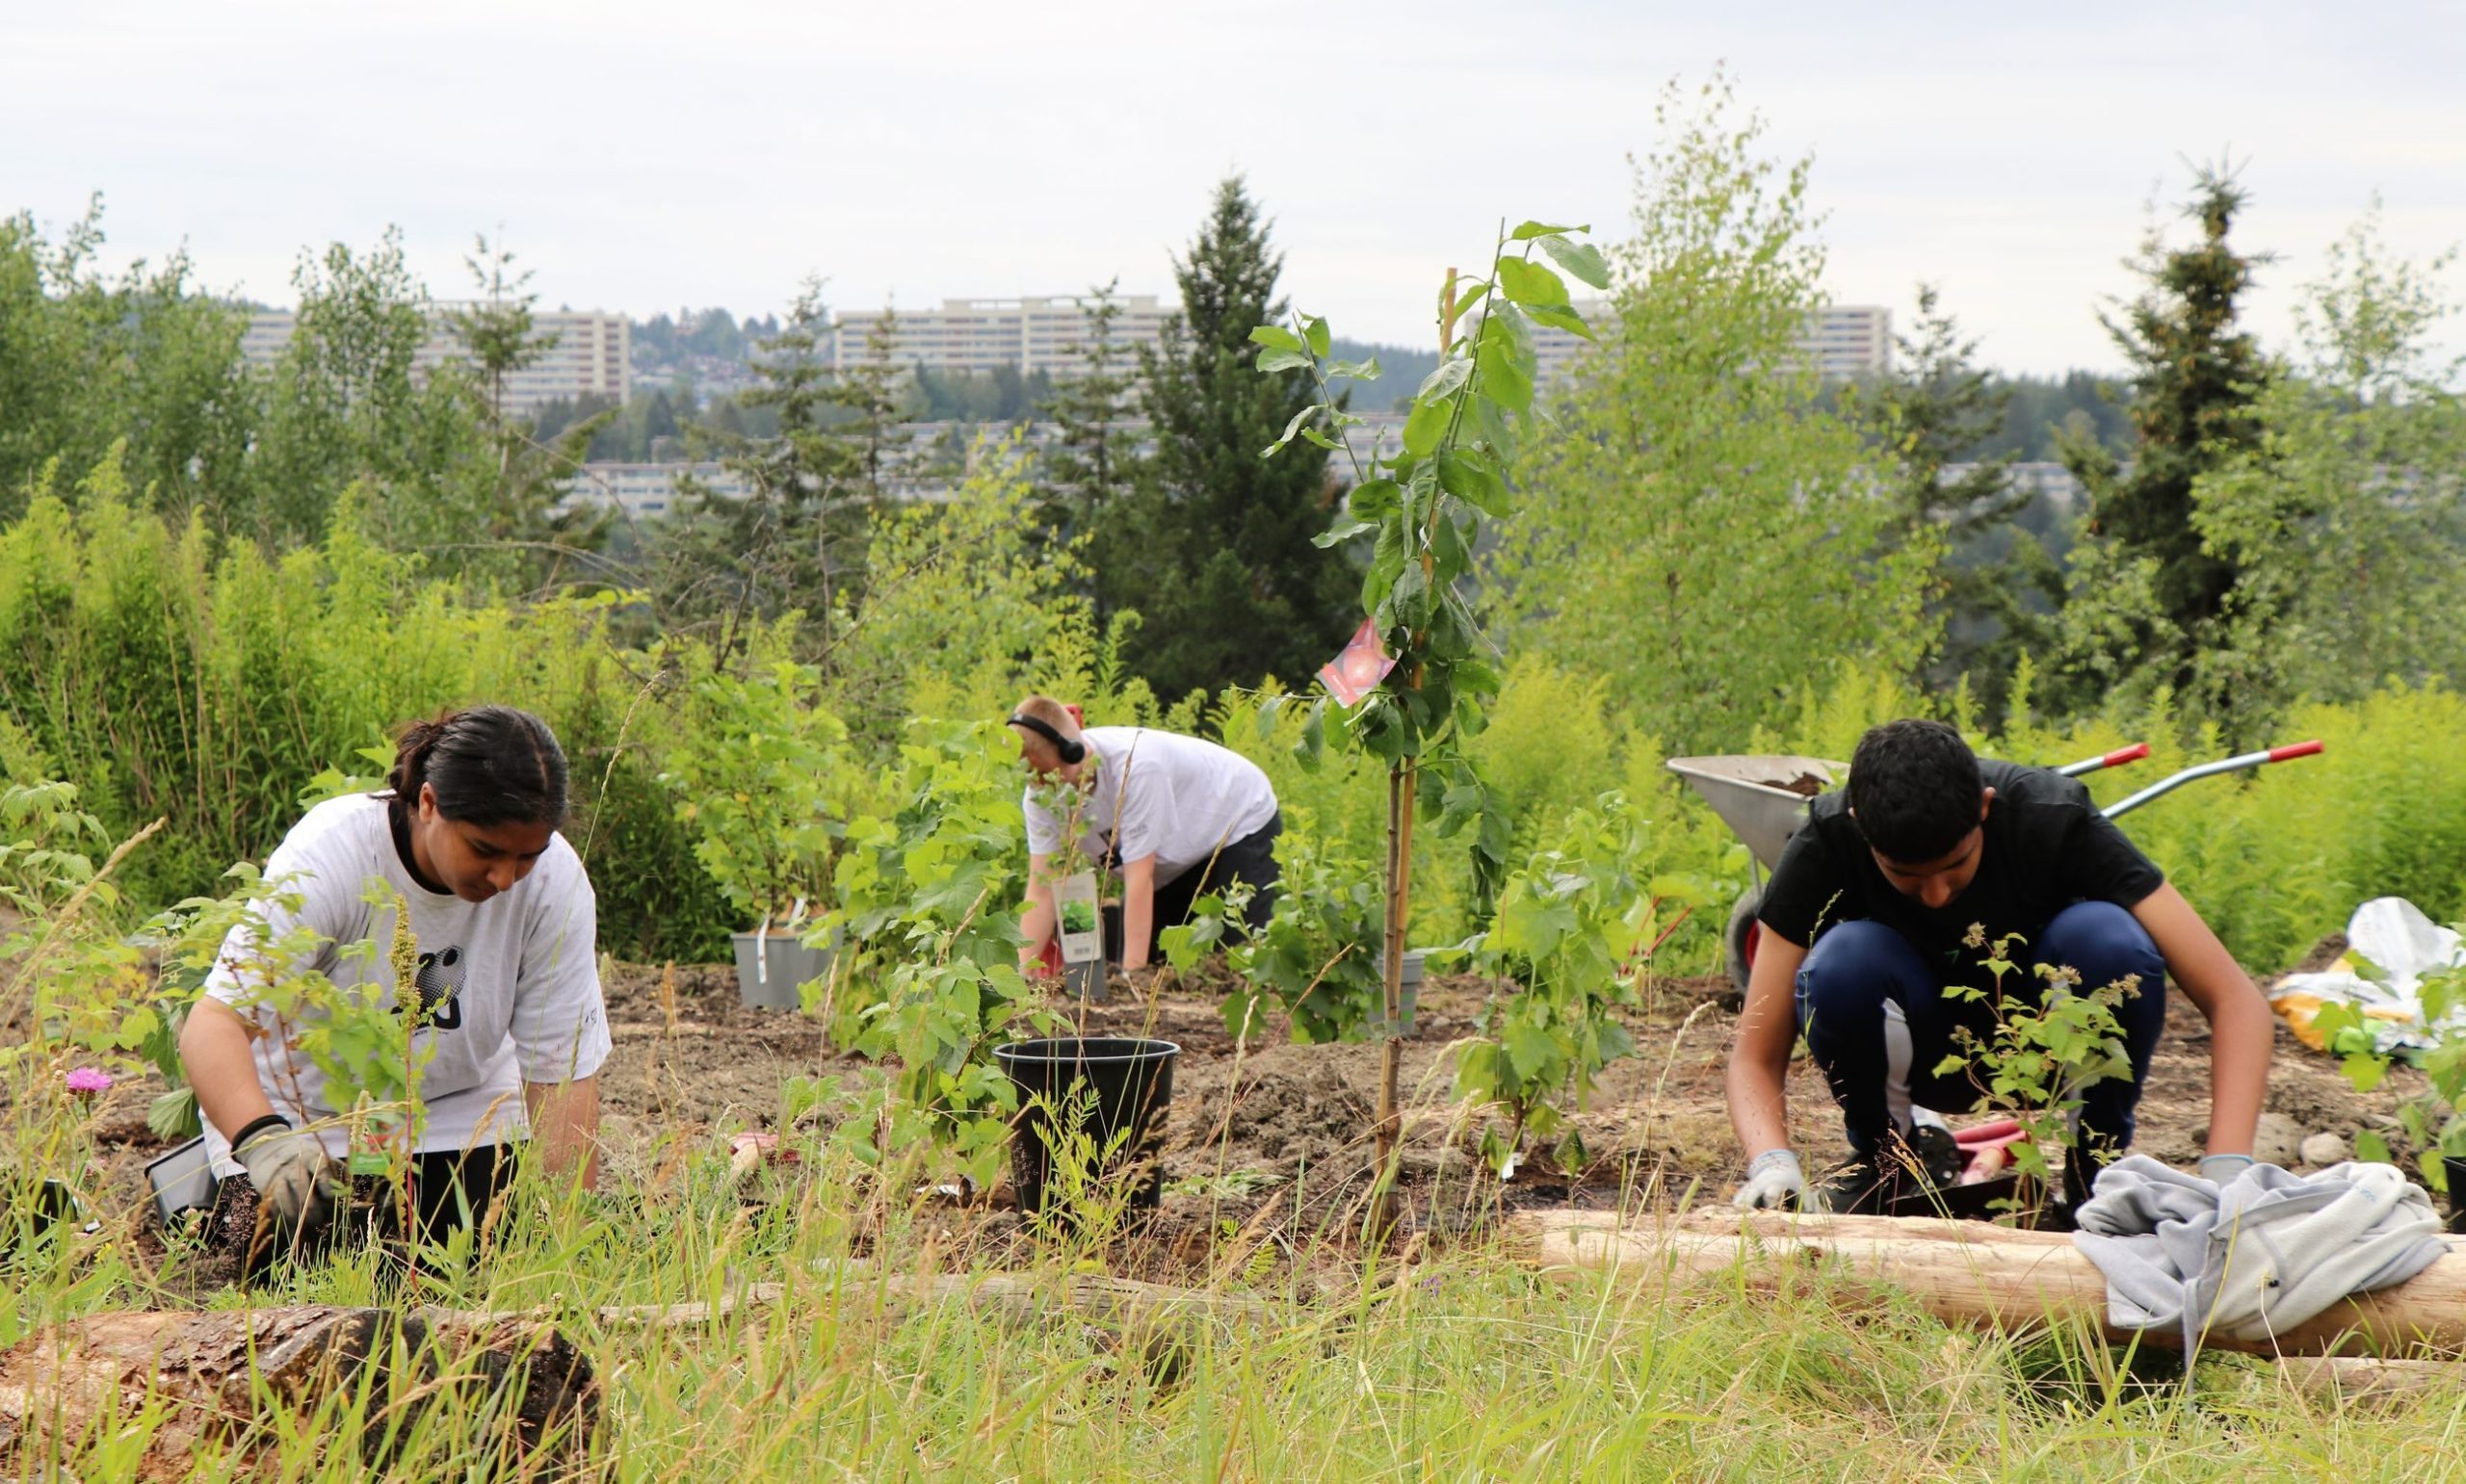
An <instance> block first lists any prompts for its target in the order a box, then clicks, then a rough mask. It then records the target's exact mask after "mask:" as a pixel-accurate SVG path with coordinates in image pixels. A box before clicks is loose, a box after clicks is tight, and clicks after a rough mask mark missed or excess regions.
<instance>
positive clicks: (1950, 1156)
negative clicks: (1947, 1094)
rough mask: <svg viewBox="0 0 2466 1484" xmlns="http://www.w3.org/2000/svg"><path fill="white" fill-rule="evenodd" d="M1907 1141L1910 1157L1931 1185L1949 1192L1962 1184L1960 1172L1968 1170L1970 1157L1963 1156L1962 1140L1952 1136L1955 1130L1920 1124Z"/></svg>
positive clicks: (1936, 1125) (1911, 1132) (1910, 1132)
mask: <svg viewBox="0 0 2466 1484" xmlns="http://www.w3.org/2000/svg"><path fill="white" fill-rule="evenodd" d="M1908 1142H1909V1157H1910V1159H1911V1160H1913V1161H1914V1162H1915V1163H1916V1164H1917V1166H1918V1172H1919V1173H1920V1174H1921V1175H1923V1176H1925V1177H1926V1180H1927V1184H1928V1185H1931V1186H1933V1187H1934V1188H1936V1189H1938V1190H1949V1189H1951V1188H1952V1187H1953V1186H1954V1185H1959V1184H1960V1179H1961V1171H1962V1170H1964V1169H1966V1168H1968V1167H1969V1156H1967V1155H1965V1154H1963V1153H1961V1146H1960V1141H1959V1140H1957V1139H1955V1138H1954V1137H1953V1131H1952V1130H1950V1129H1947V1128H1945V1127H1943V1126H1942V1125H1941V1124H1931V1123H1924V1124H1920V1125H1919V1126H1918V1127H1917V1128H1915V1129H1912V1130H1910V1131H1909V1140H1908Z"/></svg>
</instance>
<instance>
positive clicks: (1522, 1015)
mask: <svg viewBox="0 0 2466 1484" xmlns="http://www.w3.org/2000/svg"><path fill="white" fill-rule="evenodd" d="M1649 860H1650V850H1649V848H1648V846H1647V845H1646V826H1645V823H1644V821H1643V820H1642V819H1640V817H1638V816H1637V815H1636V814H1635V812H1634V811H1633V810H1631V809H1630V808H1629V807H1628V805H1627V801H1626V800H1625V799H1624V798H1622V797H1620V796H1619V795H1618V794H1605V795H1603V796H1602V797H1601V798H1600V799H1599V800H1598V801H1597V802H1596V803H1595V804H1594V805H1593V806H1592V807H1591V808H1588V809H1579V810H1576V811H1575V812H1573V813H1572V814H1570V815H1568V816H1567V818H1566V820H1565V822H1564V823H1563V824H1562V825H1561V827H1560V829H1559V830H1558V832H1557V833H1556V834H1555V835H1553V836H1551V837H1550V843H1549V844H1548V845H1547V846H1545V847H1543V848H1540V849H1537V850H1535V851H1534V852H1533V854H1532V855H1531V856H1529V857H1528V858H1527V859H1526V862H1525V864H1524V865H1523V866H1521V867H1520V868H1518V869H1517V870H1516V871H1514V872H1511V873H1510V874H1509V875H1508V879H1507V883H1506V885H1505V886H1504V887H1502V888H1501V890H1500V892H1499V907H1498V917H1497V920H1496V922H1495V924H1493V925H1492V926H1491V927H1489V928H1488V929H1487V930H1486V931H1483V932H1481V933H1478V934H1476V935H1474V937H1472V938H1471V939H1470V940H1468V941H1467V942H1465V943H1464V944H1463V945H1462V946H1461V947H1460V948H1459V949H1457V950H1454V951H1453V952H1451V953H1450V954H1449V955H1447V956H1448V957H1449V958H1451V959H1454V958H1459V957H1460V958H1462V959H1465V960H1468V961H1469V962H1470V963H1471V964H1472V966H1473V967H1474V968H1476V969H1478V970H1479V971H1481V972H1482V973H1483V974H1486V975H1489V976H1494V977H1495V978H1496V979H1497V980H1498V981H1499V982H1500V987H1498V988H1496V989H1494V990H1492V991H1491V993H1490V994H1489V996H1488V997H1487V998H1486V999H1485V1000H1484V1001H1483V1002H1482V1010H1481V1013H1480V1015H1479V1016H1478V1017H1476V1020H1475V1025H1476V1027H1477V1028H1479V1029H1480V1031H1481V1033H1482V1037H1483V1039H1482V1040H1480V1041H1475V1042H1472V1043H1469V1044H1467V1045H1465V1046H1464V1047H1462V1048H1461V1049H1460V1050H1458V1051H1457V1053H1456V1091H1457V1093H1458V1094H1459V1095H1461V1096H1464V1097H1468V1098H1471V1099H1474V1100H1475V1101H1476V1102H1479V1103H1482V1104H1489V1105H1495V1106H1499V1107H1501V1108H1504V1109H1505V1110H1506V1112H1507V1114H1508V1129H1507V1130H1506V1131H1505V1132H1504V1133H1502V1132H1500V1131H1499V1130H1496V1129H1485V1130H1484V1131H1483V1132H1482V1158H1483V1159H1484V1160H1486V1161H1487V1162H1488V1163H1489V1165H1490V1167H1491V1168H1492V1169H1494V1170H1496V1171H1498V1172H1499V1174H1500V1175H1501V1176H1502V1177H1504V1176H1506V1175H1508V1174H1510V1173H1512V1172H1513V1170H1514V1168H1515V1166H1516V1164H1517V1162H1518V1160H1519V1159H1521V1156H1522V1152H1523V1146H1524V1137H1525V1135H1526V1134H1527V1133H1531V1134H1533V1135H1535V1137H1538V1138H1540V1139H1543V1140H1545V1141H1549V1149H1550V1154H1551V1157H1552V1159H1554V1160H1555V1161H1556V1162H1557V1163H1558V1165H1559V1166H1560V1168H1561V1169H1564V1170H1567V1171H1569V1172H1571V1173H1572V1172H1575V1171H1580V1170H1582V1169H1583V1168H1584V1166H1585V1164H1586V1163H1587V1156H1586V1152H1585V1148H1584V1141H1583V1140H1582V1139H1581V1138H1580V1137H1579V1136H1578V1135H1577V1133H1576V1131H1575V1128H1574V1127H1573V1125H1571V1124H1569V1123H1568V1122H1567V1120H1566V1117H1565V1114H1564V1112H1563V1111H1562V1109H1561V1106H1560V1104H1559V1101H1558V1100H1559V1099H1561V1097H1566V1098H1570V1099H1572V1101H1573V1103H1574V1106H1577V1107H1581V1106H1584V1102H1585V1099H1586V1098H1587V1096H1588V1095H1589V1094H1590V1093H1591V1091H1592V1086H1593V1080H1594V1078H1595V1076H1596V1075H1597V1074H1598V1073H1599V1072H1600V1071H1601V1069H1602V1068H1603V1067H1605V1066H1607V1065H1609V1064H1610V1063H1611V1062H1613V1061H1614V1060H1616V1059H1617V1058H1619V1057H1621V1056H1624V1055H1626V1054H1629V1053H1630V1052H1632V1051H1634V1050H1635V1049H1636V1043H1635V1038H1634V1037H1633V1036H1631V1035H1629V1034H1628V1032H1627V1029H1626V1028H1625V1027H1624V1026H1622V1025H1620V1024H1619V1022H1618V1019H1617V1017H1616V1014H1615V1013H1614V1012H1615V1011H1617V1010H1618V1009H1620V1008H1622V1007H1627V1006H1633V1005H1635V1004H1637V1003H1639V1002H1640V980H1641V978H1642V976H1643V973H1644V960H1645V957H1646V954H1647V953H1648V950H1650V949H1651V947H1652V945H1653V944H1654V942H1655V940H1656V938H1657V936H1658V934H1659V932H1660V930H1661V928H1662V926H1663V925H1664V924H1663V923H1662V921H1661V908H1662V904H1663V902H1664V900H1665V899H1669V900H1673V901H1674V900H1683V899H1690V898H1695V897H1697V896H1699V895H1700V894H1701V889H1700V887H1698V886H1697V885H1696V884H1695V883H1692V882H1689V881H1685V880H1681V879H1678V878H1661V879H1654V878H1650V877H1648V875H1647V874H1646V872H1647V871H1648V869H1649V867H1648V862H1649Z"/></svg>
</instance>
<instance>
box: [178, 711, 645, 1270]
mask: <svg viewBox="0 0 2466 1484" xmlns="http://www.w3.org/2000/svg"><path fill="white" fill-rule="evenodd" d="M564 814H565V755H564V749H563V748H561V747H560V746H559V745H558V744H557V739H556V736H555V734H553V733H552V732H550V731H549V729H548V726H547V723H545V722H543V721H541V720H540V719H539V718H538V717H537V716H532V715H530V714H529V713H528V712H521V711H515V710H513V709H512V708H510V707H504V706H479V707H473V708H471V709H469V710H467V711H459V712H452V713H449V714H447V715H445V716H440V717H438V718H437V719H436V720H433V721H421V722H414V723H412V724H411V725H410V726H408V727H407V728H405V729H404V731H403V734H402V737H401V740H400V742H398V743H397V745H396V750H395V756H394V767H393V770H392V771H391V772H390V773H389V774H388V775H387V778H386V788H385V789H384V790H383V791H382V792H380V793H377V794H352V795H348V796H346V797H342V798H335V799H329V800H328V801H327V802H325V803H322V804H319V805H318V806H317V807H315V808H314V809H311V810H309V811H308V813H307V815H306V816H305V817H304V818H302V820H300V822H299V823H298V824H296V825H294V826H293V827H292V829H291V832H290V833H289V834H288V835H286V836H284V837H283V841H282V844H281V845H280V846H277V847H275V852H274V854H273V856H272V857H271V858H270V859H269V860H268V861H267V862H266V872H265V874H266V877H267V879H268V880H270V881H275V882H278V883H280V884H281V885H282V886H283V887H284V888H285V889H286V890H287V891H288V892H290V893H296V894H297V896H296V899H295V901H294V902H290V903H286V902H280V901H268V902H266V903H263V904H261V905H260V906H259V907H258V908H256V909H254V910H253V911H252V912H251V913H250V916H249V920H247V921H245V922H243V923H242V924H240V925H239V926H237V927H235V928H233V929H232V931H231V934H230V936H229V937H228V938H227V939H226V940H225V941H224V943H223V951H222V952H221V954H220V955H219V956H218V957H217V959H216V962H215V965H214V968H213V970H212V971H211V972H210V973H209V974H208V975H207V976H206V981H205V986H204V989H203V991H202V992H201V993H200V994H199V996H198V998H197V1004H196V1007H195V1008H194V1009H193V1010H192V1011H191V1012H190V1015H189V1019H188V1025H187V1027H186V1028H185V1029H184V1030H183V1031H182V1032H181V1035H180V1059H181V1062H182V1064H183V1065H184V1066H185V1067H186V1069H187V1072H188V1078H189V1082H190V1084H191V1085H192V1086H194V1087H195V1088H196V1089H197V1104H198V1106H199V1107H200V1109H202V1111H203V1112H204V1114H205V1121H206V1145H207V1149H208V1152H209V1153H210V1154H211V1155H212V1156H213V1158H214V1160H215V1168H216V1171H217V1172H218V1173H219V1174H222V1175H223V1177H224V1192H223V1196H224V1198H223V1199H222V1200H221V1201H219V1202H218V1203H217V1211H218V1217H219V1219H223V1218H227V1219H223V1224H224V1225H226V1226H232V1225H236V1224H237V1223H238V1222H239V1221H240V1220H242V1219H245V1221H246V1223H247V1230H246V1231H245V1232H241V1233H239V1234H238V1236H239V1237H245V1239H246V1240H247V1242H248V1260H247V1261H248V1266H249V1268H250V1269H254V1268H256V1267H258V1266H260V1265H262V1263H263V1262H264V1261H265V1260H266V1259H267V1258H269V1257H271V1256H273V1255H275V1254H276V1253H278V1252H281V1251H284V1250H298V1249H299V1248H300V1247H301V1246H302V1244H304V1243H307V1242H309V1241H312V1240H314V1239H315V1238H317V1237H323V1236H326V1235H328V1233H329V1231H330V1230H331V1229H333V1228H334V1227H335V1226H336V1221H335V1217H336V1215H337V1213H338V1211H339V1210H340V1208H341V1206H342V1204H343V1198H344V1196H345V1193H346V1188H347V1182H346V1180H345V1178H344V1166H343V1162H342V1161H343V1160H344V1159H345V1158H346V1157H347V1156H348V1155H349V1153H350V1150H349V1148H348V1138H349V1133H348V1131H347V1130H346V1129H345V1128H344V1127H343V1126H342V1123H341V1122H340V1115H341V1114H342V1113H343V1112H345V1111H347V1110H348V1109H349V1108H350V1107H351V1106H352V1105H353V1103H354V1094H353V1092H352V1090H350V1089H347V1088H337V1089H335V1090H334V1091H333V1093H332V1094H331V1095H328V1090H327V1087H326V1083H325V1079H324V1077H323V1076H322V1075H321V1074H320V1073H319V1072H318V1070H317V1069H316V1067H315V1066H314V1065H313V1064H311V1063H310V1061H309V1059H308V1058H307V1057H306V1056H304V1055H302V1054H298V1052H297V1051H296V1049H295V1047H294V1045H293V1041H294V1039H295V1038H296V1032H297V1029H298V1028H297V1027H294V1026H288V1025H285V1024H284V1023H282V1022H281V1020H280V1019H279V1018H278V1017H277V1016H276V1015H275V1012H274V1009H273V1007H272V1006H271V1005H270V1004H267V1003H265V1002H264V1000H265V994H266V990H267V987H268V981H269V980H279V979H281V978H282V977H283V976H285V975H286V974H292V973H300V972H303V971H311V970H313V971H315V972H317V973H320V974H323V975H325V976H327V977H328V979H329V980H331V981H332V982H333V983H334V984H336V985H337V986H339V987H341V988H343V989H344V990H346V991H350V990H353V989H354V988H357V987H359V986H363V985H364V986H368V987H369V990H370V991H372V992H374V993H376V994H377V995H379V996H380V1002H392V1003H395V1004H400V1003H402V1002H403V1001H402V999H401V990H402V986H399V985H397V984H395V983H394V971H393V969H392V967H391V965H390V963H389V954H388V952H387V951H386V950H387V946H388V945H389V944H391V943H392V942H393V938H394V919H395V916H396V913H397V910H398V908H397V907H396V905H395V903H397V902H400V903H403V904H406V905H407V908H408V911H409V915H410V927H411V935H412V937H413V939H414V940H415V942H416V945H417V950H418V969H417V971H416V974H415V977H414V983H413V986H412V988H413V990H414V992H416V994H417V995H418V997H419V1004H420V1007H421V1009H422V1012H423V1014H422V1020H423V1025H422V1028H421V1029H420V1030H419V1031H418V1043H419V1049H420V1051H421V1052H422V1053H423V1054H425V1057H426V1059H425V1062H424V1063H423V1064H422V1065H421V1068H420V1073H419V1089H420V1104H421V1106H422V1108H423V1111H424V1115H425V1116H424V1122H423V1123H422V1126H421V1128H420V1133H419V1137H418V1142H417V1144H416V1146H415V1149H414V1154H415V1159H414V1162H413V1168H412V1171H411V1181H410V1184H411V1196H412V1203H413V1207H414V1211H413V1212H412V1214H413V1216H414V1218H415V1220H416V1224H417V1225H416V1229H417V1231H418V1232H419V1234H420V1235H421V1236H422V1237H428V1238H432V1239H433V1238H436V1237H442V1236H444V1235H445V1234H447V1233H448V1232H450V1231H452V1230H453V1229H454V1228H456V1227H458V1226H460V1225H463V1224H466V1223H469V1224H476V1223H477V1222H478V1220H479V1219H480V1217H481V1216H482V1215H483V1214H484V1213H485V1211H486V1209H487V1205H488V1202H489V1200H490V1199H491V1197H493V1196H494V1195H495V1194H496V1192H497V1191H498V1190H499V1189H501V1188H502V1187H503V1185H505V1183H506V1180H507V1178H508V1177H509V1175H510V1174H511V1167H512V1157H511V1151H510V1150H509V1149H508V1148H507V1146H509V1145H511V1144H513V1143H516V1142H519V1141H521V1140H524V1139H526V1138H528V1139H533V1140H536V1141H537V1143H538V1159H539V1160H540V1162H541V1163H542V1164H543V1165H545V1166H546V1168H547V1170H548V1172H549V1173H550V1174H551V1175H556V1176H561V1177H564V1178H566V1179H569V1180H578V1181H580V1182H581V1184H582V1185H585V1186H586V1187H588V1186H590V1185H594V1184H595V1183H596V1180H597V1173H598V1172H597V1164H596V1158H595V1155H596V1148H595V1143H594V1140H595V1138H596V1136H597V1133H598V1128H599V1091H598V1086H597V1082H596V1074H597V1073H598V1071H599V1067H600V1064H601V1063H602V1062H603V1061H604V1060H605V1059H606V1058H607V1055H608V1052H609V1036H608V1026H607V1015H606V1011H605V1009H604V1007H603V1005H602V1003H601V1001H600V993H599V974H598V952H597V943H596V941H595V940H596V934H597V927H596V906H595V903H594V901H593V898H592V896H591V890H590V877H589V876H587V875H586V874H585V873H584V872H583V867H582V861H581V859H580V857H578V856H576V855H575V853H574V850H573V847H572V846H569V845H567V844H566V843H565V840H564V837H563V836H562V835H560V834H558V833H557V826H558V825H559V824H560V823H561V822H563V820H564ZM302 928H306V929H307V930H308V935H309V936H310V937H312V938H313V941H314V944H315V946H314V948H313V949H310V950H304V951H303V952H302V954H301V955H300V956H298V957H295V958H291V959H288V960H285V959H281V958H279V957H277V956H276V954H275V949H274V947H273V946H274V945H276V944H281V943H283V942H285V940H289V939H293V938H294V935H295V934H296V933H297V931H298V930H299V929H302ZM354 945H374V948H373V949H371V948H365V947H363V948H360V949H357V950H354ZM250 1193H252V1194H253V1196H254V1207H255V1209H254V1211H249V1210H248V1205H249V1203H248V1202H247V1200H246V1199H245V1197H246V1196H247V1195H248V1194H250ZM387 1224H388V1225H390V1226H392V1227H393V1228H394V1229H395V1230H396V1231H400V1230H401V1229H402V1225H403V1224H402V1222H401V1220H400V1217H399V1213H398V1214H397V1215H396V1216H395V1217H394V1218H393V1219H391V1220H390V1221H389V1222H388V1223H387Z"/></svg>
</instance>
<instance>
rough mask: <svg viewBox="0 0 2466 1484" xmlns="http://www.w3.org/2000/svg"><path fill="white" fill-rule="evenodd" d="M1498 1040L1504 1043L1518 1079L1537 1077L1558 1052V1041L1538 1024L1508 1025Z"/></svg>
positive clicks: (1527, 1079) (1509, 1063)
mask: <svg viewBox="0 0 2466 1484" xmlns="http://www.w3.org/2000/svg"><path fill="white" fill-rule="evenodd" d="M1500 1040H1501V1041H1503V1042H1504V1043H1505V1045H1506V1048H1507V1059H1508V1065H1510V1066H1512V1067H1513V1068H1515V1075H1516V1079H1517V1080H1519V1081H1528V1082H1529V1081H1531V1080H1534V1079H1535V1078H1536V1077H1539V1076H1540V1075H1541V1073H1542V1071H1543V1070H1544V1069H1545V1068H1547V1067H1548V1066H1549V1065H1550V1063H1551V1061H1552V1059H1553V1058H1555V1057H1556V1056H1557V1055H1558V1054H1559V1043H1558V1042H1557V1041H1555V1040H1552V1039H1551V1037H1550V1032H1548V1031H1547V1030H1544V1029H1542V1028H1540V1027H1538V1026H1534V1025H1514V1026H1509V1027H1508V1029H1507V1034H1506V1035H1504V1036H1502V1037H1500Z"/></svg>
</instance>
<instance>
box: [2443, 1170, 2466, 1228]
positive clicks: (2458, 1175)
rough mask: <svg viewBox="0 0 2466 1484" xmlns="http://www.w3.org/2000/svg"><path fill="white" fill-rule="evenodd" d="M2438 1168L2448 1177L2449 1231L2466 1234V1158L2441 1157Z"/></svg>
mask: <svg viewBox="0 0 2466 1484" xmlns="http://www.w3.org/2000/svg"><path fill="white" fill-rule="evenodd" d="M2440 1168H2441V1172H2442V1173H2443V1174H2445V1175H2447V1176H2448V1177H2449V1229H2450V1230H2451V1231H2452V1232H2456V1233H2461V1234H2466V1158H2461V1157H2459V1156H2456V1155H2442V1156H2441V1157H2440Z"/></svg>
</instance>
